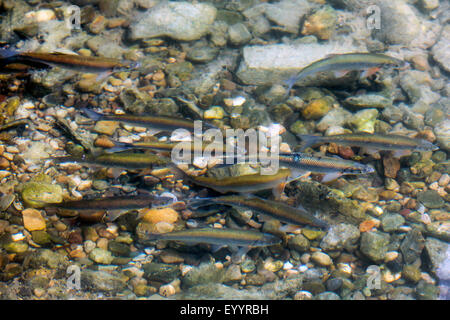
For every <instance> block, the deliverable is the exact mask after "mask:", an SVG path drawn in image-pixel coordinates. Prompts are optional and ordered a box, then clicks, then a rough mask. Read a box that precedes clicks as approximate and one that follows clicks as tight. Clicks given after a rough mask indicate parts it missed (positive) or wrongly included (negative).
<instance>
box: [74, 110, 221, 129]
mask: <svg viewBox="0 0 450 320" xmlns="http://www.w3.org/2000/svg"><path fill="white" fill-rule="evenodd" d="M82 111H83V112H84V113H85V114H86V115H87V116H88V117H89V118H90V119H92V120H94V121H119V122H123V123H127V124H131V125H135V126H139V127H145V128H152V129H156V130H159V131H173V130H176V129H185V130H187V131H189V132H194V129H195V123H194V121H191V120H186V119H181V118H175V117H163V116H149V115H130V114H102V113H98V112H95V111H94V110H91V109H88V108H82ZM200 122H201V123H202V128H203V127H205V128H206V129H217V128H216V127H215V126H213V125H211V124H209V123H207V122H203V121H200Z"/></svg>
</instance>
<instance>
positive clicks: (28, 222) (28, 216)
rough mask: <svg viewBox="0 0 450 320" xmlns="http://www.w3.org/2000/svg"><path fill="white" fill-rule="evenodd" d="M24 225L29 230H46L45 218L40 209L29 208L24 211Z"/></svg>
mask: <svg viewBox="0 0 450 320" xmlns="http://www.w3.org/2000/svg"><path fill="white" fill-rule="evenodd" d="M22 218H23V225H24V227H25V229H27V230H28V231H35V230H44V229H45V219H44V218H43V217H42V215H41V213H40V211H39V210H36V209H33V208H28V209H25V210H23V211H22Z"/></svg>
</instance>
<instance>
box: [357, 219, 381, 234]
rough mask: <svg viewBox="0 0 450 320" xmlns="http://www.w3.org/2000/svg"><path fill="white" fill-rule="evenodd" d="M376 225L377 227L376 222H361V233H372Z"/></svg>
mask: <svg viewBox="0 0 450 320" xmlns="http://www.w3.org/2000/svg"><path fill="white" fill-rule="evenodd" d="M376 225H377V222H376V221H374V220H365V221H363V222H361V224H360V225H359V231H360V232H367V231H370V230H372V228H373V227H375V226H376Z"/></svg>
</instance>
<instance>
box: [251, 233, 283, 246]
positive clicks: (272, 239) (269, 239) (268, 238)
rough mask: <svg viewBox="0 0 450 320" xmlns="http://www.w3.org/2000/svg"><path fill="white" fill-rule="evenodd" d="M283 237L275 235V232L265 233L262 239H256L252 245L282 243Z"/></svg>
mask: <svg viewBox="0 0 450 320" xmlns="http://www.w3.org/2000/svg"><path fill="white" fill-rule="evenodd" d="M280 243H281V239H280V238H278V237H276V236H274V235H273V234H268V233H265V234H264V236H263V237H262V239H261V240H258V241H255V242H254V243H253V244H252V247H265V246H273V245H276V244H280Z"/></svg>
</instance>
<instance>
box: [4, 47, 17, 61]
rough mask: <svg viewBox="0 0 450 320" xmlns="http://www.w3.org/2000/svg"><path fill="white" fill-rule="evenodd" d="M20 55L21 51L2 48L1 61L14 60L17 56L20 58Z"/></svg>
mask: <svg viewBox="0 0 450 320" xmlns="http://www.w3.org/2000/svg"><path fill="white" fill-rule="evenodd" d="M19 54H20V52H19V51H16V50H13V49H6V48H0V58H1V59H7V58H13V57H15V56H18V55H19Z"/></svg>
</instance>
